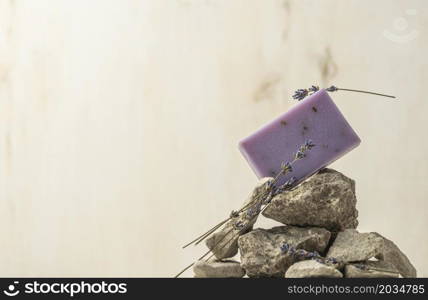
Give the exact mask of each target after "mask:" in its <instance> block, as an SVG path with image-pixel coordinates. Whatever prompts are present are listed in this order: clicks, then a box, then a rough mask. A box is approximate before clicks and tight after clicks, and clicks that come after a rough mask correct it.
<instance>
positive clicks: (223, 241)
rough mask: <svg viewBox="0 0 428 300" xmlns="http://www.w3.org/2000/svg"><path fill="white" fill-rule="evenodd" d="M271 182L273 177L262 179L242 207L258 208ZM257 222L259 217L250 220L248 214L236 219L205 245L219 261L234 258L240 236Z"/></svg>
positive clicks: (211, 237) (213, 235)
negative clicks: (241, 227)
mask: <svg viewBox="0 0 428 300" xmlns="http://www.w3.org/2000/svg"><path fill="white" fill-rule="evenodd" d="M271 181H273V178H271V177H265V178H262V179H260V181H259V182H258V184H257V186H256V187H255V188H254V190H253V192H252V194H251V196H250V197H249V198H248V199H247V200H246V201H245V202H244V204H243V205H242V207H246V206H257V205H258V204H260V202H261V201H263V197H261V196H262V195H263V193H265V192H266V189H267V187H268V184H269V183H270V182H271ZM242 207H241V208H242ZM256 221H257V217H255V218H252V219H248V218H247V217H246V214H241V215H240V216H237V217H234V218H232V219H231V220H230V221H228V222H227V223H226V224H225V225H224V226H223V228H222V229H221V230H219V231H218V232H216V233H214V234H212V235H211V236H210V237H209V238H208V239H206V241H205V244H206V245H207V247H208V248H209V249H210V250H211V251H212V252H213V253H214V255H215V257H216V258H217V259H223V258H229V257H233V256H235V255H236V254H237V253H238V238H239V236H241V235H242V234H245V233H247V232H248V231H250V230H251V229H252V228H253V225H254V223H255V222H256ZM236 224H242V226H243V229H240V228H239V227H237V226H236Z"/></svg>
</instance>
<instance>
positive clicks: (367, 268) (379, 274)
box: [345, 260, 400, 278]
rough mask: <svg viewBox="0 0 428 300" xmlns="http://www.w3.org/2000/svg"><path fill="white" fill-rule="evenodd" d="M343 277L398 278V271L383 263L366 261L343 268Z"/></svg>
mask: <svg viewBox="0 0 428 300" xmlns="http://www.w3.org/2000/svg"><path fill="white" fill-rule="evenodd" d="M345 277H348V278H398V277H400V273H399V271H398V270H397V269H396V268H395V267H394V266H393V265H392V264H391V263H388V262H385V261H381V260H378V261H367V262H364V263H358V264H349V265H346V266H345Z"/></svg>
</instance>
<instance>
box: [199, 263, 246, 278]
mask: <svg viewBox="0 0 428 300" xmlns="http://www.w3.org/2000/svg"><path fill="white" fill-rule="evenodd" d="M193 273H194V274H195V276H194V277H196V278H241V277H243V276H244V275H245V270H244V269H243V268H242V267H241V265H240V263H239V262H237V261H233V260H225V261H217V260H211V261H204V260H199V261H197V262H196V263H195V264H194V266H193Z"/></svg>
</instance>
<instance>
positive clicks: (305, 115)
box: [239, 90, 361, 184]
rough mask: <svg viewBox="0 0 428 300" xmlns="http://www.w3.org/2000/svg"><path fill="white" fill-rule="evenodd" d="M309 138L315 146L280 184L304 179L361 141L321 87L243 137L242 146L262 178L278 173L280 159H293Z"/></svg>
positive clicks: (240, 146) (250, 162)
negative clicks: (294, 179) (292, 178)
mask: <svg viewBox="0 0 428 300" xmlns="http://www.w3.org/2000/svg"><path fill="white" fill-rule="evenodd" d="M308 139H309V140H312V142H313V143H314V144H315V145H316V146H315V147H314V148H312V149H311V150H310V151H307V152H306V157H304V158H303V159H301V160H298V161H296V162H295V164H294V165H293V172H291V173H288V174H286V175H284V176H282V177H281V179H280V180H279V181H278V184H282V183H284V182H285V181H286V180H288V179H290V178H291V177H293V176H294V177H295V178H296V179H297V181H298V182H300V181H302V180H304V179H305V178H307V177H309V176H310V175H312V174H314V173H315V172H317V171H318V170H320V169H322V168H324V167H326V166H327V165H329V164H331V163H332V162H334V161H335V160H336V159H338V158H340V157H342V156H343V155H345V154H346V153H347V152H349V151H350V150H352V149H354V148H355V147H356V146H358V145H359V144H360V142H361V140H360V138H359V137H358V135H357V134H356V133H355V131H354V130H353V129H352V128H351V126H350V125H349V124H348V122H347V121H346V120H345V118H344V117H343V115H342V113H341V112H340V111H339V109H338V108H337V106H336V105H335V104H334V102H333V100H332V99H331V98H330V96H329V95H328V93H327V92H326V91H325V90H320V91H318V92H316V93H314V94H313V95H311V96H309V97H308V98H306V99H305V100H303V101H301V102H299V103H298V104H296V105H295V106H293V107H292V108H291V109H290V110H289V111H288V112H286V113H284V114H282V115H281V116H279V117H278V118H276V119H275V120H273V121H271V122H270V123H268V124H266V125H265V126H263V127H262V128H261V129H259V130H258V131H256V132H255V133H253V134H252V135H250V136H248V137H247V138H244V139H243V140H241V141H240V142H239V149H240V151H241V153H242V154H243V155H244V157H245V158H246V160H247V161H248V163H249V164H250V166H251V168H252V169H253V171H254V172H255V173H256V175H257V176H258V177H259V178H261V177H275V175H276V174H278V173H279V172H280V170H281V162H291V161H292V160H293V158H294V154H295V153H296V151H297V150H298V148H299V147H300V146H301V145H302V144H304V143H305V141H306V140H308Z"/></svg>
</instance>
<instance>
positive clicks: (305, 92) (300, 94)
mask: <svg viewBox="0 0 428 300" xmlns="http://www.w3.org/2000/svg"><path fill="white" fill-rule="evenodd" d="M325 90H326V91H327V92H337V91H348V92H357V93H364V94H370V95H376V96H382V97H387V98H396V97H395V96H392V95H386V94H381V93H375V92H370V91H363V90H355V89H345V88H338V87H337V86H334V85H332V86H330V87H328V88H326V89H325ZM317 91H319V87H318V86H315V85H313V86H311V87H310V88H308V89H298V90H297V91H295V92H294V95H293V99H296V100H298V101H301V100H303V99H305V98H306V97H307V96H309V95H312V94H313V93H315V92H317Z"/></svg>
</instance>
